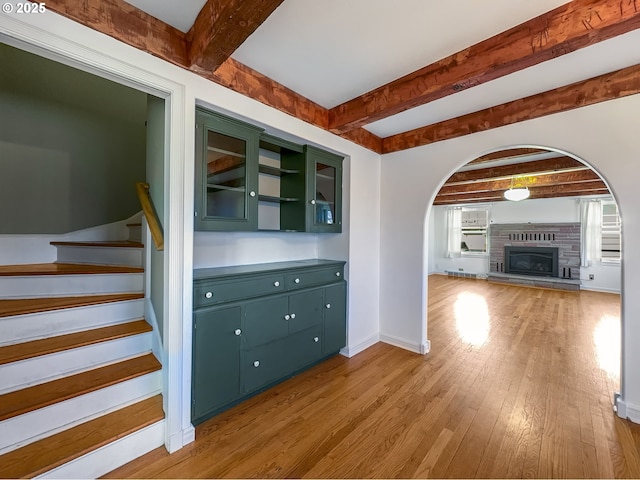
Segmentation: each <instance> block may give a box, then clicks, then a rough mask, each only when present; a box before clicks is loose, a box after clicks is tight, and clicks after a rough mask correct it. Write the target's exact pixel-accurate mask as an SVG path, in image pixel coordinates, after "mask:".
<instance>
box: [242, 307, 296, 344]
mask: <svg viewBox="0 0 640 480" xmlns="http://www.w3.org/2000/svg"><path fill="white" fill-rule="evenodd" d="M244 312H245V317H244V327H243V330H244V333H243V338H244V346H245V348H253V347H256V346H258V345H263V344H265V343H269V342H272V341H274V340H278V339H279V338H284V337H286V336H287V334H288V333H289V322H290V318H291V316H290V315H289V313H288V312H289V302H288V301H287V297H286V296H282V297H276V298H270V299H268V300H259V301H256V302H250V303H247V304H246V305H245V307H244Z"/></svg>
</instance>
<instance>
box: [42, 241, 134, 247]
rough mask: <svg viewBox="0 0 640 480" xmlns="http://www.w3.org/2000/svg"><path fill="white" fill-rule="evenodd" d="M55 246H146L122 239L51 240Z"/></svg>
mask: <svg viewBox="0 0 640 480" xmlns="http://www.w3.org/2000/svg"><path fill="white" fill-rule="evenodd" d="M50 243H51V245H53V246H55V247H111V248H144V244H143V243H142V242H133V241H131V240H120V241H112V242H50Z"/></svg>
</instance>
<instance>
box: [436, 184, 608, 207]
mask: <svg viewBox="0 0 640 480" xmlns="http://www.w3.org/2000/svg"><path fill="white" fill-rule="evenodd" d="M529 191H530V192H531V193H530V196H529V200H536V199H539V198H559V197H581V196H585V195H609V194H610V193H611V192H609V190H608V189H607V188H606V187H604V188H593V189H586V190H576V191H575V192H572V191H569V190H561V191H557V192H551V193H543V192H541V191H540V190H539V189H533V188H530V189H529ZM472 197H473V198H472ZM508 201H509V200H506V199H505V198H504V196H503V192H484V193H480V194H477V195H469V196H468V197H462V196H460V197H457V196H453V195H452V196H447V197H442V198H441V197H436V198H435V200H434V202H433V204H434V205H463V204H473V203H495V202H508Z"/></svg>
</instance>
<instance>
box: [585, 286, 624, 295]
mask: <svg viewBox="0 0 640 480" xmlns="http://www.w3.org/2000/svg"><path fill="white" fill-rule="evenodd" d="M580 290H587V291H589V292H601V293H617V294H618V295H620V289H618V288H598V287H589V286H586V285H584V284H581V285H580Z"/></svg>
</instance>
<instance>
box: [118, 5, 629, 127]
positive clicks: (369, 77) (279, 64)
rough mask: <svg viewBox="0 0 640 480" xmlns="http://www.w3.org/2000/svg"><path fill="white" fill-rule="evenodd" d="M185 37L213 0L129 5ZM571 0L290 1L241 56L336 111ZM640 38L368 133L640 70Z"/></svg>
mask: <svg viewBox="0 0 640 480" xmlns="http://www.w3.org/2000/svg"><path fill="white" fill-rule="evenodd" d="M127 1H128V2H129V3H131V4H133V5H135V6H137V7H138V8H140V9H142V10H144V11H146V12H148V13H150V14H151V15H153V16H155V17H157V18H159V19H161V20H163V21H164V22H166V23H169V24H171V25H173V26H175V27H176V28H178V29H180V30H182V31H184V32H186V31H188V30H189V28H190V27H191V25H192V24H193V21H194V20H195V18H196V16H197V14H198V12H199V10H200V9H201V7H202V5H203V4H204V3H205V0H182V1H176V0H174V1H170V0H163V1H159V0H127ZM565 3H567V0H535V1H528V0H483V1H478V0H457V1H455V2H454V1H443V0H395V1H392V0H322V1H319V0H285V1H284V2H283V3H282V4H281V5H280V6H279V7H278V8H277V9H276V11H275V12H274V13H273V14H271V16H270V17H269V18H268V19H267V20H266V21H265V22H264V23H263V24H262V25H261V26H260V27H259V28H258V29H257V30H256V31H255V32H254V33H253V34H252V35H251V36H250V37H249V38H248V39H247V41H246V42H245V43H244V44H243V45H242V46H240V48H238V49H237V50H236V52H235V53H234V54H233V58H234V59H235V60H237V61H239V62H241V63H243V64H245V65H247V66H249V67H250V68H252V69H254V70H256V71H258V72H260V73H262V74H264V75H266V76H267V77H269V78H271V79H273V80H275V81H276V82H278V83H280V84H282V85H285V86H286V87H288V88H290V89H291V90H293V91H295V92H297V93H299V94H301V95H303V96H305V97H307V98H309V99H310V100H312V101H314V102H316V103H318V104H320V105H322V106H323V107H325V108H331V107H334V106H336V105H339V104H341V103H343V102H345V101H347V100H350V99H352V98H354V97H357V96H359V95H361V94H363V93H365V92H367V91H370V90H372V89H374V88H376V87H379V86H381V85H384V84H386V83H388V82H390V81H392V80H395V79H397V78H399V77H401V76H403V75H406V74H408V73H410V72H413V71H415V70H417V69H419V68H421V67H424V66H426V65H429V64H431V63H433V62H435V61H437V60H440V59H441V58H444V57H446V56H448V55H451V54H453V53H456V52H458V51H460V50H463V49H464V48H465V47H467V46H470V45H473V44H475V43H478V42H480V41H482V40H484V39H486V38H488V37H491V36H493V35H496V34H498V33H500V32H502V31H504V30H506V29H508V28H510V27H512V26H515V25H518V24H520V23H522V22H524V21H527V20H529V19H530V18H533V17H536V16H538V15H540V14H542V13H544V12H546V11H548V10H551V9H553V8H556V7H558V6H560V5H563V4H565ZM637 45H640V31H635V32H632V33H630V34H627V35H624V36H621V37H618V38H616V39H613V40H609V41H607V42H602V43H599V44H597V45H595V46H592V47H589V48H585V49H582V50H578V51H577V52H574V53H571V54H569V55H564V56H562V57H559V58H557V59H555V60H551V61H548V62H544V63H543V64H540V65H537V66H534V67H530V68H528V69H525V70H522V71H520V72H517V73H515V74H512V75H508V76H506V77H503V78H500V79H498V80H494V81H492V82H489V83H486V84H484V85H480V86H477V87H474V88H471V89H469V90H466V91H463V92H459V93H457V94H455V95H450V96H449V97H445V98H443V99H440V100H437V101H435V102H432V103H430V104H428V105H424V106H422V107H418V108H414V109H411V110H409V111H406V112H403V113H400V114H398V115H394V116H392V117H389V118H386V119H384V120H380V121H378V122H375V123H372V124H370V125H367V126H366V127H365V128H367V129H368V130H370V131H371V132H373V133H374V134H376V135H378V136H381V137H386V136H389V135H393V134H395V133H400V132H403V131H407V130H410V129H412V128H416V127H420V126H424V125H428V124H431V123H434V122H437V121H441V120H445V119H448V118H453V117H455V116H458V115H463V114H465V113H470V112H473V111H477V110H480V109H483V108H487V107H489V106H493V105H497V104H500V103H504V102H507V101H510V100H514V99H516V98H522V97H524V96H528V95H533V94H535V93H539V92H541V91H544V90H548V89H551V88H555V87H558V86H561V85H566V84H568V83H572V82H575V81H579V80H583V79H586V78H590V77H593V76H595V75H599V74H602V73H606V72H609V71H613V70H616V69H618V68H622V67H625V66H628V65H633V64H637V63H640V49H639V48H637Z"/></svg>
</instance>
